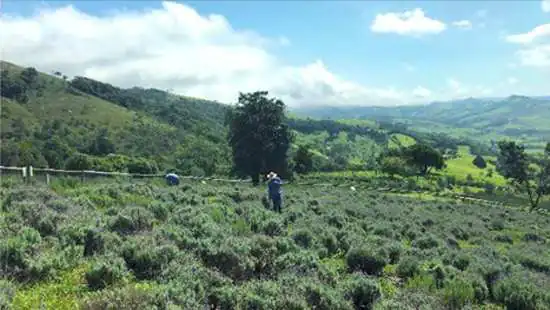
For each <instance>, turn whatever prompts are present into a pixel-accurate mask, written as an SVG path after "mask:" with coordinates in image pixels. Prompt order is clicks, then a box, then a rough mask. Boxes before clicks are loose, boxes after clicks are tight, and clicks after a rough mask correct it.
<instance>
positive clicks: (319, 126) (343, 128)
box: [286, 118, 388, 143]
mask: <svg viewBox="0 0 550 310" xmlns="http://www.w3.org/2000/svg"><path fill="white" fill-rule="evenodd" d="M286 122H287V124H288V126H289V127H290V128H291V129H294V130H296V131H299V132H301V133H304V134H313V133H316V132H323V131H326V132H327V133H328V134H329V137H330V138H334V137H336V136H338V134H339V133H341V132H345V133H347V134H348V137H349V139H350V140H351V141H354V139H355V137H356V136H366V137H369V138H371V139H373V140H374V141H376V142H377V143H385V142H386V141H387V139H388V134H387V133H385V132H383V131H380V130H376V129H373V128H370V127H367V126H360V125H348V124H344V123H341V122H338V121H333V120H314V119H311V118H307V119H295V118H289V119H287V120H286Z"/></svg>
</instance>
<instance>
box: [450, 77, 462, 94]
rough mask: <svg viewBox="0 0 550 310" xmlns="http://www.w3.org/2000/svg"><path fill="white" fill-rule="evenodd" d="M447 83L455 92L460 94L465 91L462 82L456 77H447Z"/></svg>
mask: <svg viewBox="0 0 550 310" xmlns="http://www.w3.org/2000/svg"><path fill="white" fill-rule="evenodd" d="M447 85H449V87H450V88H451V89H452V90H453V92H455V93H457V94H459V93H462V92H463V89H462V84H460V82H459V81H457V80H455V79H454V78H449V79H447Z"/></svg>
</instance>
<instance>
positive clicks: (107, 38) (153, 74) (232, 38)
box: [0, 2, 439, 105]
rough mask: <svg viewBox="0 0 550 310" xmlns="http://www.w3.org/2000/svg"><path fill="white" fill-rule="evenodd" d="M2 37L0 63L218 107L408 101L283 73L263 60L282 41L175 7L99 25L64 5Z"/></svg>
mask: <svg viewBox="0 0 550 310" xmlns="http://www.w3.org/2000/svg"><path fill="white" fill-rule="evenodd" d="M416 16H417V17H416V19H418V14H417V15H416ZM430 25H431V27H432V28H436V27H434V25H435V26H436V25H439V24H438V23H437V22H435V24H434V22H431V23H430V22H428V24H427V26H428V28H429V26H430ZM425 28H426V24H425V25H424V26H421V27H420V28H416V29H417V31H418V29H425ZM0 29H2V31H1V32H0V39H1V41H2V42H3V59H4V60H7V61H12V62H15V63H17V64H21V65H25V66H34V67H36V68H37V69H39V70H41V71H45V72H52V71H54V70H55V71H60V72H62V73H64V74H66V75H68V76H74V75H84V76H88V77H90V78H94V79H98V80H101V81H105V82H108V83H113V84H115V85H117V86H121V87H132V86H142V87H154V88H159V89H172V90H173V91H174V92H175V93H178V94H183V95H188V96H195V97H202V98H208V99H212V100H218V101H221V102H226V103H231V102H235V100H236V99H237V97H238V92H239V91H242V92H246V91H255V90H268V91H269V92H270V95H273V96H277V97H280V98H281V99H283V100H284V101H285V102H286V103H287V104H289V105H299V104H350V105H351V104H363V105H372V104H376V105H395V104H404V103H407V102H408V99H410V97H412V96H411V95H410V94H409V92H403V93H402V92H400V91H398V90H396V89H394V88H391V87H387V88H384V87H368V86H365V85H361V84H358V83H354V82H351V81H348V80H346V79H344V78H343V77H340V76H338V75H336V74H334V73H332V72H330V71H329V69H328V68H327V67H326V65H325V64H324V63H323V62H322V61H320V60H318V61H315V62H312V63H310V64H304V65H302V66H287V65H285V64H284V63H283V62H282V61H281V59H279V58H278V57H277V56H276V55H274V54H273V53H272V52H270V51H269V48H271V47H273V46H288V45H289V44H290V42H289V40H288V39H286V38H285V37H283V36H281V37H278V38H264V37H262V36H260V35H258V34H256V33H254V32H251V31H242V30H236V29H234V28H233V27H232V26H231V25H230V23H229V22H228V21H227V20H226V19H225V18H224V17H223V16H221V15H215V14H212V15H208V16H201V15H200V14H199V13H198V12H197V11H195V10H194V9H192V8H190V7H188V6H185V5H183V4H179V3H175V2H163V3H162V7H161V8H158V9H154V10H149V11H143V10H141V11H132V12H128V11H126V12H116V13H112V14H110V15H102V16H92V15H88V14H86V13H84V12H81V11H78V10H76V9H75V8H73V7H72V6H66V7H63V8H57V9H46V10H42V11H41V12H40V13H39V14H37V15H34V16H30V17H19V16H8V15H2V16H1V18H0ZM405 94H409V95H405ZM407 96H408V97H407Z"/></svg>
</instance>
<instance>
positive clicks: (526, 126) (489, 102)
mask: <svg viewBox="0 0 550 310" xmlns="http://www.w3.org/2000/svg"><path fill="white" fill-rule="evenodd" d="M292 112H293V113H294V114H295V115H297V116H301V117H306V116H309V117H318V118H332V119H343V118H345V119H363V120H376V121H386V122H400V123H404V124H406V125H408V127H409V129H411V130H414V131H424V132H434V131H438V132H444V133H447V134H450V135H452V136H454V137H468V136H470V137H476V138H477V139H478V140H481V141H483V142H488V141H490V140H491V139H497V138H499V137H505V136H506V137H512V138H514V139H518V140H522V141H523V142H524V143H525V144H526V145H527V146H528V147H529V148H532V149H539V148H540V147H541V145H543V144H542V143H543V141H545V140H548V139H549V138H550V122H548V119H550V100H549V99H548V98H544V97H533V98H531V97H525V96H510V97H508V98H504V99H476V98H469V99H465V100H456V101H450V102H434V103H431V104H429V105H422V106H420V105H419V106H404V107H317V108H301V109H294V110H293V111H292Z"/></svg>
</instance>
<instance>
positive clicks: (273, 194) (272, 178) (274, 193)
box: [267, 171, 283, 213]
mask: <svg viewBox="0 0 550 310" xmlns="http://www.w3.org/2000/svg"><path fill="white" fill-rule="evenodd" d="M282 183H283V182H282V181H281V178H279V176H278V175H277V174H276V173H275V172H273V171H272V172H270V173H269V174H268V175H267V188H268V194H269V199H271V201H272V202H273V209H274V210H275V212H279V213H281V204H282V198H283V197H282V189H281V185H282Z"/></svg>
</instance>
